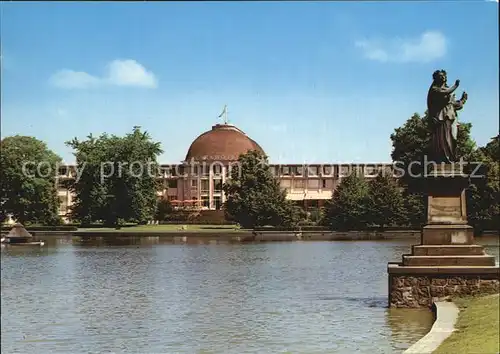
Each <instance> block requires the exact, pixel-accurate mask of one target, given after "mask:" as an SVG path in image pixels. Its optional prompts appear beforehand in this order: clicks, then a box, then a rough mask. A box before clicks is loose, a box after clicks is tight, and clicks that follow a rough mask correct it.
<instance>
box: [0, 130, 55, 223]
mask: <svg viewBox="0 0 500 354" xmlns="http://www.w3.org/2000/svg"><path fill="white" fill-rule="evenodd" d="M0 149H1V154H0V170H1V177H0V190H1V196H0V202H1V207H0V216H1V219H2V220H3V219H5V218H6V216H7V214H12V215H13V218H14V219H16V220H18V221H19V222H21V223H23V224H29V223H39V224H45V225H57V224H59V223H60V222H61V220H60V218H59V216H58V209H59V199H58V197H57V189H56V185H55V184H56V179H55V177H56V174H57V170H58V167H59V164H60V162H61V158H60V157H59V156H57V155H56V154H55V153H54V152H52V151H51V150H49V149H48V148H47V145H46V144H45V143H44V142H42V141H40V140H38V139H36V138H33V137H30V136H20V135H16V136H10V137H7V138H4V139H3V140H2V141H1V143H0ZM23 167H24V171H23Z"/></svg>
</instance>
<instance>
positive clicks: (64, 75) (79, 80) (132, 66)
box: [49, 59, 158, 89]
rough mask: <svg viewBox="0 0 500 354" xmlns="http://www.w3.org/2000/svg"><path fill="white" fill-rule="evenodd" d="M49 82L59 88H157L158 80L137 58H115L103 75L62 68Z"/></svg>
mask: <svg viewBox="0 0 500 354" xmlns="http://www.w3.org/2000/svg"><path fill="white" fill-rule="evenodd" d="M49 83H50V84H52V85H53V86H56V87H59V88H68V89H78V88H92V87H97V86H105V85H108V86H109V85H111V86H135V87H145V88H156V87H157V86H158V81H157V79H156V77H155V75H154V74H153V73H152V72H150V71H147V70H146V68H144V66H142V65H141V64H139V63H138V62H137V61H135V60H130V59H128V60H113V61H112V62H110V63H109V64H108V65H107V67H106V74H105V75H104V76H102V77H98V76H94V75H91V74H88V73H86V72H83V71H74V70H68V69H64V70H60V71H58V72H57V73H55V74H54V75H52V77H51V78H50V79H49Z"/></svg>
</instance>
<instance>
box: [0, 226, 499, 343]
mask: <svg viewBox="0 0 500 354" xmlns="http://www.w3.org/2000/svg"><path fill="white" fill-rule="evenodd" d="M44 239H45V240H46V241H47V247H44V248H42V249H32V250H22V251H21V250H19V249H18V250H14V249H13V248H8V249H7V248H3V249H2V263H1V267H2V287H1V289H2V294H1V300H2V303H1V306H2V314H1V316H2V317H1V323H2V352H8V353H10V352H29V351H34V352H41V353H43V352H66V353H67V352H106V351H110V352H130V353H140V352H144V353H146V352H162V353H163V352H176V353H194V352H205V353H208V352H210V353H262V352H283V351H288V352H293V353H304V352H307V353H315V352H317V353H320V352H321V353H324V352H334V353H335V352H339V353H346V352H349V353H350V352H366V353H372V352H375V353H377V352H378V353H390V352H398V353H399V352H401V351H402V350H404V349H405V348H407V347H408V346H409V345H411V344H412V343H414V342H416V341H417V340H418V339H420V338H421V337H422V336H423V335H424V334H425V333H426V332H427V331H428V330H429V329H430V327H431V325H432V313H431V312H430V311H425V310H405V309H388V308H387V307H386V306H387V274H386V264H387V262H388V261H395V260H398V259H400V257H401V254H402V253H407V252H408V251H409V249H410V245H411V244H413V243H414V241H413V240H410V241H402V240H400V241H381V242H373V241H366V242H303V243H298V242H296V243H279V244H275V243H267V244H266V243H256V244H227V243H226V244H218V245H207V244H187V245H186V244H184V245H178V244H176V243H175V242H173V241H172V240H171V239H165V238H158V237H156V238H143V237H131V238H112V239H111V238H107V239H106V238H105V239H102V238H101V239H87V240H84V239H80V238H74V237H71V236H69V235H68V236H64V237H60V238H56V237H52V238H49V237H47V238H44ZM488 242H489V243H491V240H490V241H488ZM494 242H498V240H497V241H494ZM494 242H493V243H494ZM497 255H498V253H497Z"/></svg>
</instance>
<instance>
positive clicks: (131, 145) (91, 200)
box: [66, 127, 162, 226]
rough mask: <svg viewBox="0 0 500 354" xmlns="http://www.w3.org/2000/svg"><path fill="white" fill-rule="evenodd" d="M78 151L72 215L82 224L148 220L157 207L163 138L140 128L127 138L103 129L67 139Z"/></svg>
mask: <svg viewBox="0 0 500 354" xmlns="http://www.w3.org/2000/svg"><path fill="white" fill-rule="evenodd" d="M66 144H67V145H69V146H71V147H72V148H73V149H74V150H75V157H76V162H77V168H78V173H79V174H81V176H80V177H79V178H77V180H76V181H75V182H74V184H73V185H72V186H71V189H72V191H73V192H74V193H75V201H74V204H73V207H72V211H71V214H72V217H73V218H75V219H78V220H81V222H82V224H84V225H85V224H90V223H92V222H95V221H98V220H102V221H103V222H104V223H105V224H106V225H113V226H118V225H120V224H123V223H125V222H137V223H145V222H147V220H150V219H152V218H153V216H154V214H155V211H156V203H157V191H158V189H159V182H158V180H157V178H156V177H157V172H158V164H157V162H156V159H157V157H158V155H159V154H161V153H162V150H161V148H160V143H158V142H154V141H152V140H151V137H150V136H149V134H148V133H147V132H141V130H140V128H139V127H134V129H133V131H132V133H129V134H127V135H125V136H124V137H118V136H115V135H107V134H102V135H101V136H100V137H98V138H95V137H93V136H92V135H89V136H88V138H87V140H83V141H79V140H78V139H76V138H75V139H73V140H72V141H69V142H67V143H66Z"/></svg>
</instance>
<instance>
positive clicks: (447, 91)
mask: <svg viewBox="0 0 500 354" xmlns="http://www.w3.org/2000/svg"><path fill="white" fill-rule="evenodd" d="M432 78H433V81H432V85H431V87H430V88H429V92H428V94H427V115H428V117H429V118H430V119H431V124H432V140H431V149H432V154H433V156H432V158H433V160H434V161H435V162H438V163H441V162H444V163H451V162H454V161H456V160H457V156H456V145H457V128H458V126H457V121H456V119H457V112H458V111H459V110H461V109H462V108H463V107H464V104H465V102H466V101H467V93H465V92H464V93H462V97H461V98H460V100H458V101H457V100H456V99H455V94H454V93H453V92H455V90H456V89H457V88H458V86H459V85H460V80H456V81H455V84H454V85H453V86H451V87H448V85H447V83H446V80H447V77H446V71H444V70H436V71H435V72H434V74H432Z"/></svg>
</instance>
